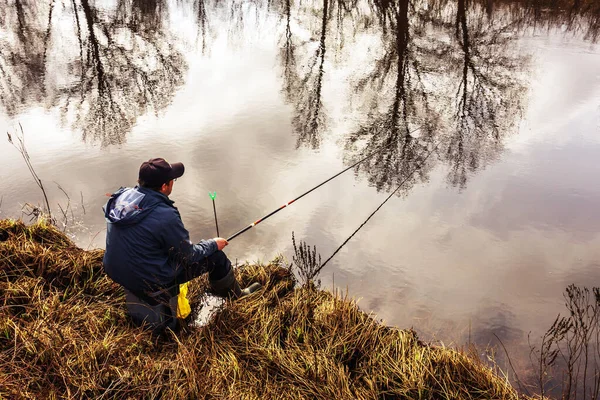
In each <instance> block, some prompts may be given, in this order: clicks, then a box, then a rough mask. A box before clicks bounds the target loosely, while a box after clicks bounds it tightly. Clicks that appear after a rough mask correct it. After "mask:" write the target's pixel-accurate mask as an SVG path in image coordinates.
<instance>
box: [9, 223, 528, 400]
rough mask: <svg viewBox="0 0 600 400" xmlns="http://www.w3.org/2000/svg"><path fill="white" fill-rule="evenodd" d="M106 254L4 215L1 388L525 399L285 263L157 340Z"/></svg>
mask: <svg viewBox="0 0 600 400" xmlns="http://www.w3.org/2000/svg"><path fill="white" fill-rule="evenodd" d="M102 254H103V251H101V250H93V251H84V250H82V249H80V248H78V247H76V246H75V245H74V244H73V243H72V242H71V241H70V240H69V239H68V238H67V237H66V236H64V235H63V234H62V233H60V232H58V231H57V230H55V229H54V228H53V227H51V226H48V225H45V224H43V223H38V224H35V225H32V226H25V225H24V224H23V223H21V222H15V221H8V220H4V221H0V299H1V300H0V301H1V303H0V398H7V399H16V398H64V397H67V398H95V399H96V398H115V399H125V398H162V399H195V398H200V399H203V398H205V399H230V398H231V399H233V398H235V399H276V398H319V399H397V398H398V399H400V398H402V399H403V398H411V399H432V398H434V399H443V398H453V399H516V398H517V394H516V392H515V391H514V389H513V388H512V387H511V386H510V385H509V384H508V383H507V382H506V380H505V379H503V378H500V377H498V376H497V375H495V374H494V373H493V372H492V371H491V370H490V369H488V368H487V367H486V366H484V365H483V364H482V363H480V362H479V361H477V360H475V359H472V358H470V357H468V356H467V355H465V354H462V353H460V352H457V351H454V350H451V349H445V348H439V347H432V346H428V345H426V344H424V343H422V342H420V341H419V340H418V338H417V336H416V334H415V333H414V332H412V331H407V330H397V329H392V328H389V327H385V326H383V325H382V324H380V323H379V322H377V321H376V320H374V319H372V318H371V317H369V316H368V315H367V314H365V313H363V312H362V311H360V310H359V309H358V307H357V306H356V304H355V303H354V302H353V301H351V300H349V299H347V298H344V297H342V296H339V295H333V294H331V293H329V292H326V291H321V290H318V289H315V288H314V287H309V286H304V287H295V282H294V279H293V277H292V276H291V275H290V272H289V271H288V270H287V269H286V268H283V267H282V266H280V265H277V264H276V263H274V264H270V265H266V266H255V265H247V266H245V267H243V268H240V269H238V272H239V275H240V279H241V281H244V282H248V281H250V280H258V281H260V282H261V283H262V284H263V289H262V290H261V291H260V292H259V293H258V295H253V296H250V297H249V298H244V299H241V300H239V301H236V302H228V303H226V305H225V306H224V307H223V309H222V310H221V311H219V312H217V313H216V314H215V315H214V316H213V317H212V319H211V320H210V322H209V323H208V325H206V326H205V327H203V328H191V327H189V328H187V329H185V330H184V331H182V332H180V333H179V334H177V335H175V334H171V335H170V336H169V337H167V338H158V339H156V338H153V337H152V336H151V335H150V334H148V333H146V332H144V331H143V330H141V329H139V328H134V327H132V326H130V325H129V324H128V322H127V318H126V315H125V312H124V306H123V301H124V298H123V293H122V291H121V290H120V289H119V288H118V286H116V285H115V284H113V283H112V282H111V281H110V280H109V279H108V278H107V277H106V276H105V275H104V274H103V273H102V265H101V259H102ZM205 283H206V282H205V281H202V280H199V282H196V283H195V284H194V285H193V288H192V292H193V296H192V298H193V299H196V300H197V299H198V298H199V296H200V294H201V292H202V290H203V287H204V286H205Z"/></svg>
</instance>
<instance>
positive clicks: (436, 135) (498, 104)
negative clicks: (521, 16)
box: [346, 0, 527, 191]
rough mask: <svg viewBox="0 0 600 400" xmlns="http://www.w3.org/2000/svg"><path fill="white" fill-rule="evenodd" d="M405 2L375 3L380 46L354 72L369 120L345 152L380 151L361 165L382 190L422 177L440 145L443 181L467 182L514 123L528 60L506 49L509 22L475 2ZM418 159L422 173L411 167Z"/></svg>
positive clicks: (352, 156) (357, 154) (406, 185)
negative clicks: (361, 72)
mask: <svg viewBox="0 0 600 400" xmlns="http://www.w3.org/2000/svg"><path fill="white" fill-rule="evenodd" d="M411 4H412V3H411V2H409V1H408V0H399V1H397V2H395V3H389V2H385V3H378V2H376V3H375V4H374V5H375V7H376V9H377V10H378V12H377V14H378V16H379V17H378V20H379V22H380V24H382V28H381V32H382V35H383V37H384V40H383V42H384V46H386V50H385V51H384V52H383V56H382V57H381V58H380V59H378V60H376V61H375V62H374V68H373V70H372V71H371V72H370V73H369V74H368V75H367V76H366V77H365V78H361V79H360V80H359V84H358V85H357V92H358V93H359V95H360V96H361V97H362V98H363V99H364V98H367V97H368V93H371V95H372V96H373V98H372V99H371V101H370V111H369V114H368V117H367V118H365V120H366V121H368V122H367V123H364V124H362V125H361V126H360V127H359V129H358V130H357V131H356V132H354V133H352V134H350V135H349V136H348V138H347V145H346V149H347V150H348V152H349V154H350V157H349V158H350V160H351V161H353V160H355V159H358V158H360V157H364V156H365V155H366V154H370V153H372V152H374V151H379V153H377V154H376V155H375V156H374V157H373V158H371V159H370V160H369V161H367V162H366V163H365V164H366V165H364V166H363V167H362V170H363V171H364V173H365V174H366V175H367V176H368V179H369V182H370V183H371V184H372V185H373V186H375V187H376V188H377V189H378V190H386V191H388V190H391V189H393V188H395V187H397V186H398V185H399V184H400V183H402V182H405V180H406V179H408V178H410V181H409V182H406V183H404V191H406V190H409V189H410V187H411V186H412V184H414V183H416V182H420V181H423V180H426V179H427V173H426V171H428V170H430V169H431V168H432V167H433V164H434V163H435V161H434V160H433V159H432V160H430V161H429V162H428V165H423V162H424V159H425V158H426V156H427V154H428V153H429V151H430V149H431V148H432V147H433V146H434V144H435V146H438V145H439V150H438V153H439V154H440V159H441V160H443V161H445V162H446V163H447V164H448V165H449V172H448V181H449V182H450V183H451V184H452V185H455V186H458V187H460V188H464V187H465V185H466V183H467V177H468V174H469V173H473V172H475V171H476V170H477V169H478V168H480V167H481V166H483V165H485V164H486V162H488V161H489V160H491V159H493V158H495V156H496V155H497V153H498V152H499V151H500V150H501V149H502V140H501V139H502V137H503V136H505V135H506V134H508V133H510V128H512V127H513V126H514V123H515V118H516V117H517V116H518V115H519V110H520V109H521V104H522V98H523V96H522V95H523V94H524V84H523V83H522V80H521V79H519V74H520V72H521V71H522V70H523V69H524V68H526V65H527V64H526V61H527V60H526V58H525V57H524V56H523V55H517V53H516V52H515V51H514V49H513V48H511V45H512V43H513V41H514V39H515V35H514V32H513V31H512V29H511V27H512V25H511V24H510V23H506V22H504V21H500V22H497V21H495V20H494V19H491V18H489V16H487V15H486V10H485V9H483V8H481V7H479V6H477V5H474V6H468V5H467V2H466V1H465V0H458V2H457V3H456V4H453V6H455V7H453V8H448V7H446V8H444V7H442V8H438V9H435V8H432V9H424V10H423V11H422V12H421V11H415V9H414V8H413V7H411ZM425 32H430V33H429V34H428V35H427V37H426V38H424V37H423V35H424V33H425ZM390 79H394V85H393V87H394V88H395V90H394V97H393V99H392V100H391V101H390V102H389V104H390V105H389V106H387V111H386V112H383V113H382V112H380V111H378V110H380V109H381V108H382V105H381V103H382V102H385V101H386V99H385V97H384V96H382V95H381V92H382V90H384V89H385V88H386V87H392V85H391V84H390V83H388V81H389V80H390ZM432 83H434V84H432ZM414 132H416V133H417V134H416V136H415V135H414V134H413V133H414ZM382 149H383V150H382ZM415 168H418V170H419V174H417V175H415V176H412V175H411V174H412V171H413V169H415ZM358 171H359V172H360V169H358Z"/></svg>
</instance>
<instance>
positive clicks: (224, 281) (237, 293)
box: [210, 269, 261, 299]
mask: <svg viewBox="0 0 600 400" xmlns="http://www.w3.org/2000/svg"><path fill="white" fill-rule="evenodd" d="M210 287H211V289H212V291H213V292H214V293H215V294H216V295H217V296H219V297H231V298H233V299H239V298H240V297H244V296H247V295H249V294H251V293H254V292H256V291H257V290H258V289H260V288H261V285H260V283H258V282H254V283H253V284H252V285H250V286H248V287H247V288H245V289H243V290H242V288H240V285H239V283H238V282H237V280H236V279H235V275H234V274H233V269H230V270H229V272H228V273H227V275H225V276H224V277H223V278H221V279H219V280H217V281H210Z"/></svg>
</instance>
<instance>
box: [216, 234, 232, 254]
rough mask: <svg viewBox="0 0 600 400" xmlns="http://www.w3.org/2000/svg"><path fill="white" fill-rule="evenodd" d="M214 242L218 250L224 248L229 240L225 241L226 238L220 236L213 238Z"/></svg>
mask: <svg viewBox="0 0 600 400" xmlns="http://www.w3.org/2000/svg"><path fill="white" fill-rule="evenodd" d="M213 240H214V241H215V242H217V247H218V248H219V251H220V250H223V249H224V248H225V246H227V245H228V244H229V242H228V241H227V239H223V238H221V237H218V238H214V239H213Z"/></svg>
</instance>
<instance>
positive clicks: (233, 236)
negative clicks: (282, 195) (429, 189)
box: [227, 127, 429, 242]
mask: <svg viewBox="0 0 600 400" xmlns="http://www.w3.org/2000/svg"><path fill="white" fill-rule="evenodd" d="M419 129H421V128H420V127H419V128H417V129H415V130H414V131H412V132H409V133H408V134H409V135H410V134H411V133H414V132H416V131H418V130H419ZM392 144H395V143H389V144H387V145H385V146H382V147H381V148H380V149H379V150H375V151H373V152H372V153H371V154H369V155H368V156H366V157H364V158H363V159H361V160H359V161H357V162H355V163H354V164H352V165H351V166H349V167H348V168H346V169H344V170H343V171H340V172H338V173H337V174H335V175H333V176H332V177H331V178H329V179H327V180H326V181H323V182H321V183H320V184H318V185H317V186H315V187H313V188H312V189H310V190H308V191H306V192H304V193H302V194H301V195H300V196H298V197H296V198H295V199H293V200H290V201H288V202H287V203H285V204H284V205H282V206H281V207H279V208H278V209H276V210H274V211H272V212H270V213H269V214H267V215H265V216H264V217H262V218H260V219H258V220H256V221H254V222H253V223H251V224H250V225H248V226H247V227H245V228H243V229H241V230H239V231H238V232H236V233H234V234H233V235H231V236H230V237H228V238H227V241H228V242H229V241H230V240H232V239H234V238H236V237H237V236H239V235H241V234H242V233H244V232H246V231H247V230H248V229H251V228H254V227H255V226H256V225H258V224H260V223H261V222H263V221H264V220H265V219H267V218H269V217H270V216H272V215H273V214H276V213H278V212H279V211H281V210H283V209H284V208H286V207H287V206H289V205H290V204H292V203H293V202H295V201H296V200H300V199H301V198H302V197H304V196H306V195H307V194H309V193H310V192H312V191H314V190H316V189H318V188H320V187H321V186H323V185H324V184H326V183H327V182H329V181H331V180H332V179H334V178H337V177H338V176H340V175H341V174H343V173H344V172H346V171H348V170H349V169H352V168H354V167H356V166H357V165H358V164H360V163H362V162H363V161H365V160H368V159H369V158H371V157H373V156H374V155H375V154H377V153H379V152H381V151H382V150H385V149H386V148H388V147H390V146H391V145H392ZM428 157H429V156H428Z"/></svg>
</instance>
